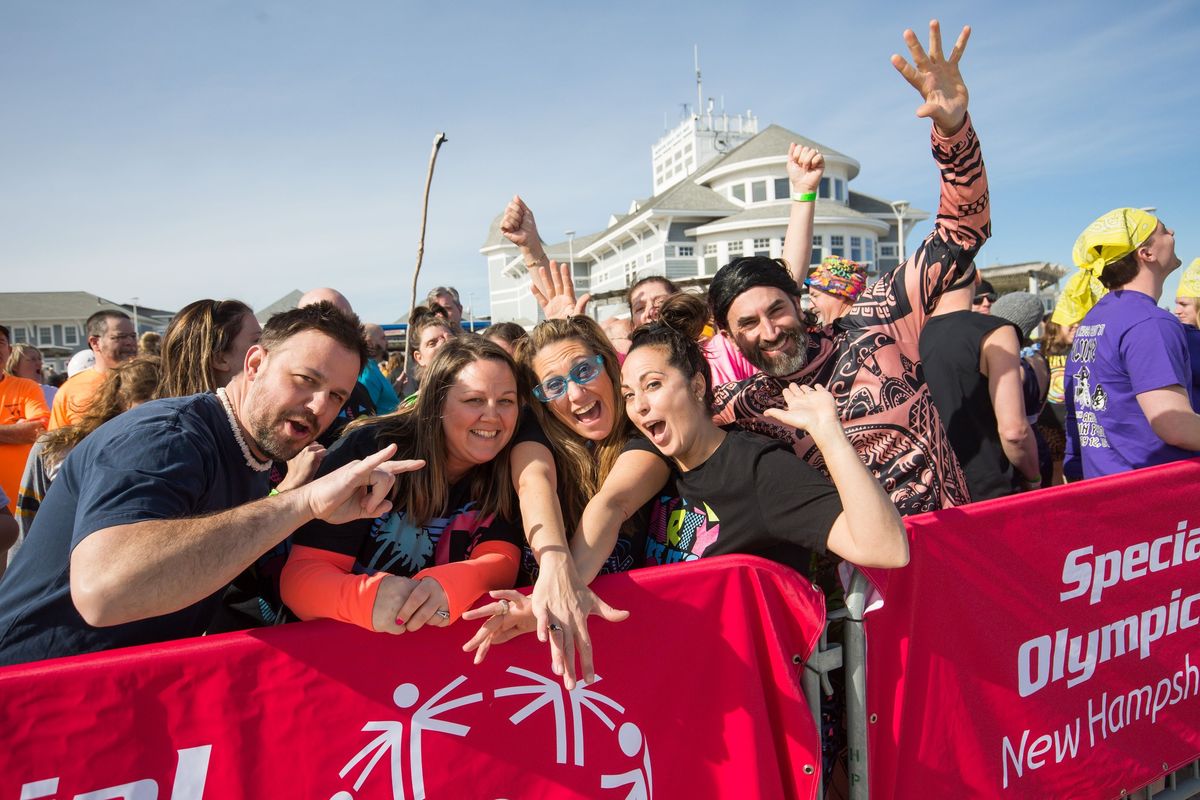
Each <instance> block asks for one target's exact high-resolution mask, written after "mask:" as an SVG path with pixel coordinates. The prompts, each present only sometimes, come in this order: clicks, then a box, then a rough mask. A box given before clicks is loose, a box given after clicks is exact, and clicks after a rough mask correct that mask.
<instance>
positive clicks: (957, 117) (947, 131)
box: [892, 19, 971, 136]
mask: <svg viewBox="0 0 1200 800" xmlns="http://www.w3.org/2000/svg"><path fill="white" fill-rule="evenodd" d="M970 37H971V28H970V26H966V27H964V28H963V29H962V33H960V34H959V35H958V41H956V42H955V43H954V49H952V50H951V51H950V55H949V56H945V55H943V53H942V29H941V26H940V25H939V24H938V21H937V20H936V19H935V20H932V21H931V22H930V23H929V51H928V52H926V51H925V48H923V47H921V42H920V40H919V39H917V35H916V34H915V33H913V32H912V31H911V30H907V31H905V32H904V43H905V44H906V45H908V52H909V55H910V56H911V57H912V61H913V63H912V64H909V63H908V62H907V61H906V60H905V59H904V58H903V57H902V56H899V55H893V56H892V66H894V67H895V68H896V70H897V71H898V72H899V73H900V74H901V75H903V76H904V79H905V80H906V81H908V82H909V84H911V85H912V87H913V88H914V89H916V90H917V91H918V92H920V93H921V98H922V99H923V100H924V101H925V102H924V103H923V104H922V105H921V106H920V107H919V108H918V109H917V116H918V117H929V118H931V119H933V124H934V125H936V126H937V129H938V133H940V134H941V135H942V136H953V135H954V134H956V133H958V130H959V128H961V127H962V126H963V122H964V121H965V120H966V118H967V85H966V84H965V83H963V78H962V73H960V72H959V70H958V62H959V61H960V60H961V59H962V54H963V51H964V50H965V49H966V47H967V39H969V38H970Z"/></svg>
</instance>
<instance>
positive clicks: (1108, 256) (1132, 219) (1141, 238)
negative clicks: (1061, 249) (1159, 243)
mask: <svg viewBox="0 0 1200 800" xmlns="http://www.w3.org/2000/svg"><path fill="white" fill-rule="evenodd" d="M1157 227H1158V218H1156V217H1155V216H1154V215H1153V214H1150V213H1147V212H1145V211H1142V210H1140V209H1136V208H1118V209H1114V210H1113V211H1110V212H1108V213H1107V214H1105V215H1104V216H1102V217H1100V219H1098V220H1096V221H1095V222H1093V223H1092V224H1091V225H1088V226H1087V227H1086V228H1084V229H1083V233H1081V234H1079V238H1078V239H1076V240H1075V249H1074V250H1073V251H1072V253H1071V255H1072V257H1073V258H1074V259H1075V266H1077V267H1079V268H1080V269H1082V270H1086V271H1087V272H1090V273H1092V274H1093V275H1099V274H1100V270H1102V269H1104V268H1105V267H1106V266H1108V265H1109V264H1111V263H1113V262H1114V261H1120V260H1121V259H1122V258H1124V257H1125V256H1127V255H1129V254H1130V253H1132V252H1133V251H1134V250H1136V249H1137V248H1138V247H1139V246H1140V245H1141V244H1142V243H1143V242H1145V241H1146V240H1147V239H1149V238H1150V234H1152V233H1154V230H1155V228H1157Z"/></svg>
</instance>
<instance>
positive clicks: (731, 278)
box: [708, 256, 800, 330]
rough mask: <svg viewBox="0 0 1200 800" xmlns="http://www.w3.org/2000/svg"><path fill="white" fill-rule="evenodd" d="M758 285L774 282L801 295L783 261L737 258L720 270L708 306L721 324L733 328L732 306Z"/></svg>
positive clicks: (772, 283)
mask: <svg viewBox="0 0 1200 800" xmlns="http://www.w3.org/2000/svg"><path fill="white" fill-rule="evenodd" d="M756 286H770V287H772V288H774V289H779V290H781V291H783V292H784V293H786V294H789V295H791V296H792V297H799V296H800V287H799V286H797V285H796V281H795V280H793V279H792V275H791V273H790V272H788V269H787V265H785V264H784V263H783V261H781V260H779V259H777V258H767V257H766V256H746V257H744V258H735V259H734V260H733V261H730V262H729V263H728V264H726V265H725V266H723V267H721V268H720V269H719V270H717V274H716V275H714V276H713V279H712V285H711V286H709V287H708V306H709V308H710V309H712V314H713V318H714V319H715V320H716V321H717V325H719V326H720V327H721V328H724V329H725V330H729V322H728V320H727V317H728V316H729V307H730V306H731V305H733V301H734V300H736V299H737V298H738V295H740V294H741V293H742V292H745V291H747V290H748V289H753V288H754V287H756Z"/></svg>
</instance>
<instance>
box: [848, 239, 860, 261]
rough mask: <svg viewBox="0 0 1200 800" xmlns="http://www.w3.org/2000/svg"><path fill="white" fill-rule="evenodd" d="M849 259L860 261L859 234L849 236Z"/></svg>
mask: <svg viewBox="0 0 1200 800" xmlns="http://www.w3.org/2000/svg"><path fill="white" fill-rule="evenodd" d="M850 260H851V261H862V237H861V236H851V237H850Z"/></svg>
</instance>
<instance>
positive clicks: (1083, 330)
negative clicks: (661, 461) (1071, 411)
mask: <svg viewBox="0 0 1200 800" xmlns="http://www.w3.org/2000/svg"><path fill="white" fill-rule="evenodd" d="M1103 333H1104V325H1103V324H1100V325H1085V326H1082V327H1080V328H1079V330H1078V331H1076V334H1075V344H1074V346H1073V347H1072V348H1071V360H1072V361H1074V362H1076V363H1080V364H1082V365H1083V366H1081V367H1080V368H1079V371H1078V372H1076V373H1075V390H1074V392H1073V393H1072V399H1073V400H1074V403H1075V426H1076V428H1078V430H1079V445H1080V446H1081V447H1097V448H1099V447H1103V448H1107V447H1108V439H1107V437H1105V435H1104V426H1102V425H1101V424H1100V422H1099V421H1098V419H1097V418H1096V412H1100V413H1101V414H1103V413H1104V411H1105V410H1106V409H1107V408H1108V392H1107V391H1105V389H1104V386H1103V385H1101V384H1099V383H1097V384H1096V385H1095V386H1093V385H1092V371H1091V369H1090V368H1089V367H1088V366H1087V365H1088V364H1090V363H1091V362H1092V361H1093V360H1094V359H1095V358H1096V339H1095V338H1094V337H1096V336H1100V335H1103Z"/></svg>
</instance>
